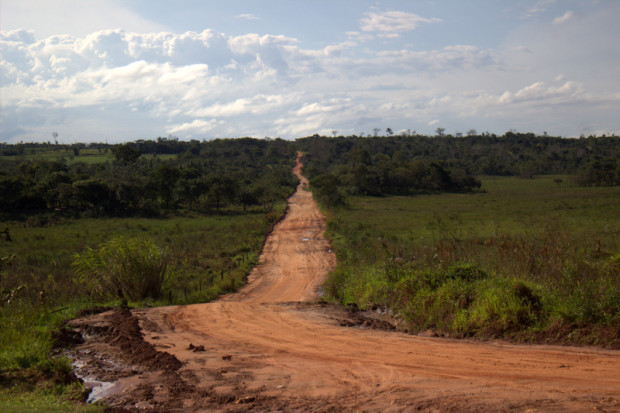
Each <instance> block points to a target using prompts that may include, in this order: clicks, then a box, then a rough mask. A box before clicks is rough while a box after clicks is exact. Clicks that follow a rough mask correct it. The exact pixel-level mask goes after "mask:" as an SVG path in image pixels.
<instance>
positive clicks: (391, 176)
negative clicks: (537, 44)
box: [0, 132, 620, 219]
mask: <svg viewBox="0 0 620 413" xmlns="http://www.w3.org/2000/svg"><path fill="white" fill-rule="evenodd" d="M297 150H301V151H303V152H305V153H306V155H305V157H304V164H305V174H306V175H307V176H308V177H309V178H311V184H312V186H313V189H314V190H315V192H316V194H317V196H318V197H319V198H320V199H321V200H322V201H323V202H325V203H327V204H338V203H342V202H343V201H344V197H346V196H347V195H352V194H358V195H383V194H402V195H407V194H415V193H420V192H445V191H450V192H465V191H471V190H474V189H476V188H478V187H479V186H480V181H479V180H478V179H476V178H475V176H478V175H514V176H521V177H523V178H532V177H534V176H535V175H541V174H568V175H573V176H574V181H575V182H576V183H577V184H579V185H583V186H595V185H596V186H603V185H604V186H610V185H611V186H613V185H620V161H619V159H620V137H617V136H605V137H588V138H585V137H584V138H579V139H566V138H559V137H550V136H536V135H534V134H532V133H514V132H507V133H506V134H505V135H503V136H496V135H493V134H488V133H485V134H482V135H474V134H469V135H468V136H466V137H456V136H451V135H441V136H434V137H430V136H422V135H398V136H377V137H358V136H348V137H344V136H340V137H333V138H332V137H325V136H319V135H313V136H309V137H306V138H301V139H297V140H296V141H286V140H282V139H273V140H272V139H253V138H239V139H216V140H211V141H197V140H191V141H180V140H178V139H174V138H173V139H169V138H157V139H156V140H138V141H135V142H129V143H124V144H113V145H109V144H104V143H93V144H88V145H87V144H83V143H76V144H70V145H67V144H55V143H49V142H48V143H20V144H0V195H1V196H0V214H1V216H0V218H2V219H7V218H10V217H19V216H22V217H23V216H27V215H30V214H36V213H39V212H45V211H55V213H62V214H69V215H71V214H73V215H76V216H84V215H92V216H135V215H143V216H157V215H161V214H162V213H165V212H166V211H174V210H179V209H186V210H187V209H189V210H199V211H203V212H208V211H214V212H220V211H221V210H222V208H225V207H227V206H231V205H232V206H238V207H241V208H243V209H244V210H245V209H246V208H247V207H250V206H253V205H261V206H263V207H264V208H269V207H270V205H272V204H273V202H275V201H277V200H280V199H283V198H284V197H285V196H286V194H288V193H290V192H291V190H292V189H293V187H294V185H295V182H294V179H293V176H292V175H291V174H290V168H291V166H292V163H293V159H294V157H295V151H297ZM97 156H99V159H95V158H96V157H97Z"/></svg>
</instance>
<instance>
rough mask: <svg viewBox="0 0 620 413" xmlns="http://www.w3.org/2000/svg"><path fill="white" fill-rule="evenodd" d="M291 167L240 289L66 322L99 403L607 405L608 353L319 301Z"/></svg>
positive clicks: (298, 407) (341, 407) (226, 407)
mask: <svg viewBox="0 0 620 413" xmlns="http://www.w3.org/2000/svg"><path fill="white" fill-rule="evenodd" d="M301 167H302V165H301V162H300V159H299V158H298V163H297V166H296V167H295V170H294V172H295V173H296V174H297V175H298V176H299V178H300V184H299V187H298V189H297V192H296V193H295V194H294V195H293V196H292V197H291V198H290V199H289V208H288V213H287V215H286V217H285V218H284V219H283V220H282V221H280V222H279V223H278V224H277V225H276V226H275V227H274V230H273V232H272V233H271V235H270V236H269V238H268V239H267V242H266V243H265V247H264V249H263V253H262V255H261V258H260V264H259V265H258V266H257V267H256V268H255V269H254V271H253V273H252V275H251V276H250V277H249V282H248V285H247V286H246V287H245V288H244V289H242V290H241V291H240V292H238V293H237V294H234V295H230V296H226V297H224V298H222V299H220V300H218V301H216V302H213V303H208V304H197V305H190V306H175V307H161V308H152V309H139V310H133V311H131V312H129V311H125V312H118V313H112V312H108V313H102V314H99V315H97V316H92V317H89V318H85V319H80V320H75V321H74V322H73V325H74V326H75V328H77V329H79V330H80V331H81V332H83V333H84V334H85V335H86V337H87V340H86V341H85V342H84V343H83V344H79V345H77V346H76V347H75V350H74V351H75V352H76V354H77V355H78V360H79V363H80V364H81V365H82V368H83V369H84V370H82V372H81V374H82V375H86V376H88V377H91V378H92V379H93V380H100V381H102V382H114V384H113V385H111V387H110V388H108V389H107V390H106V393H105V395H104V396H105V397H104V398H103V402H105V403H107V404H109V405H111V406H115V408H117V409H146V410H152V411H247V410H253V411H286V412H289V411H377V412H379V411H381V412H389V411H394V412H398V411H420V410H421V411H485V412H487V411H562V412H566V411H620V396H619V395H620V374H618V372H620V353H619V352H618V351H613V350H599V349H589V348H573V347H559V346H527V345H512V344H507V343H503V342H488V343H480V342H472V341H467V340H452V339H440V338H433V337H422V336H411V335H406V334H401V333H396V332H390V331H385V330H384V329H383V328H382V327H388V328H389V320H382V318H381V315H380V314H379V315H377V316H376V317H370V318H366V319H364V318H361V319H360V318H359V317H358V316H355V315H351V314H347V312H346V311H343V310H341V309H337V308H334V307H330V306H326V305H324V304H320V303H319V302H318V296H317V293H316V291H317V288H318V287H319V286H320V285H321V283H322V282H323V280H324V277H325V275H326V274H327V273H328V272H329V271H330V270H331V269H333V268H334V266H335V264H336V260H335V257H334V255H333V253H332V252H331V250H330V248H329V244H328V242H327V241H326V240H325V238H324V237H323V232H324V229H325V219H324V217H323V216H322V214H321V213H320V211H319V209H318V208H317V206H316V204H315V202H314V201H313V199H312V195H311V193H310V192H308V191H306V190H305V189H304V188H305V187H306V186H307V180H306V179H305V178H304V177H303V176H302V175H301ZM384 323H385V324H384ZM121 325H123V326H125V327H126V329H121V328H120V327H119V326H121ZM138 326H139V328H138ZM347 326H348V327H347ZM374 327H380V328H374ZM136 349H137V350H136ZM152 351H155V353H153V352H152ZM145 355H146V356H145Z"/></svg>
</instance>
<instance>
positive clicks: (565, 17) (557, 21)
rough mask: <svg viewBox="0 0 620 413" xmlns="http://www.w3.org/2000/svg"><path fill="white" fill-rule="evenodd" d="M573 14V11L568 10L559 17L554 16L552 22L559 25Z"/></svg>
mask: <svg viewBox="0 0 620 413" xmlns="http://www.w3.org/2000/svg"><path fill="white" fill-rule="evenodd" d="M574 16H575V13H573V12H572V11H570V10H569V11H567V12H566V13H564V14H563V15H561V16H560V17H556V18H555V19H553V24H554V25H559V24H563V23H566V22H567V21H569V20H571V19H572V18H573V17H574Z"/></svg>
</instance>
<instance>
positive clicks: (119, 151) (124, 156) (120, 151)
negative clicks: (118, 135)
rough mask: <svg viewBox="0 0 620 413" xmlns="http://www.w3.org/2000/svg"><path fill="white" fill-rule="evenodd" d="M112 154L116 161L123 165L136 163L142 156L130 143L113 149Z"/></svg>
mask: <svg viewBox="0 0 620 413" xmlns="http://www.w3.org/2000/svg"><path fill="white" fill-rule="evenodd" d="M112 153H113V154H114V157H115V158H116V160H117V161H119V162H121V163H123V164H128V163H132V162H135V161H136V160H137V159H138V158H139V157H140V155H141V153H140V151H139V150H138V149H134V148H132V147H131V145H130V144H128V143H125V144H123V145H118V146H115V147H113V148H112Z"/></svg>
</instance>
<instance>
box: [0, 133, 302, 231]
mask: <svg viewBox="0 0 620 413" xmlns="http://www.w3.org/2000/svg"><path fill="white" fill-rule="evenodd" d="M29 146H33V145H32V144H29ZM5 149H8V150H13V151H14V152H20V151H19V150H15V148H10V147H9V148H5ZM34 149H35V150H36V146H35V147H34ZM105 149H109V150H110V151H111V152H112V153H113V155H114V157H113V160H111V161H106V162H100V163H92V164H89V163H85V162H81V161H76V162H71V163H68V162H67V161H66V160H65V159H45V158H41V157H37V156H32V157H31V158H23V159H22V160H20V159H19V158H22V157H21V156H20V155H17V156H15V158H17V159H10V157H9V159H8V160H7V158H6V157H5V158H3V161H2V162H1V163H0V193H2V197H0V210H1V212H0V214H2V215H3V218H5V219H6V218H19V217H23V216H26V215H32V214H36V213H41V212H54V213H55V214H61V215H68V216H76V217H77V216H95V217H103V216H158V215H161V214H164V213H166V212H170V211H178V210H182V209H184V210H198V211H203V212H209V211H212V212H221V211H222V209H223V208H225V207H227V206H236V207H241V208H243V210H245V209H246V208H248V207H251V206H259V207H262V208H265V209H270V208H271V206H272V205H273V203H274V202H277V201H279V200H282V199H284V198H285V197H286V196H287V195H288V194H289V193H290V192H291V191H292V190H293V189H294V187H295V185H296V182H295V179H294V177H293V176H292V175H291V173H290V169H291V167H292V165H293V161H292V160H293V159H294V151H293V152H291V146H290V142H287V141H283V140H274V141H266V140H258V139H249V138H248V139H245V138H244V139H218V140H213V141H208V142H198V141H190V142H181V141H177V140H167V139H163V140H162V139H159V141H152V142H145V141H138V142H131V143H125V144H118V145H109V146H107V147H106V148H105ZM151 151H155V153H153V152H151ZM22 153H23V152H22ZM171 153H174V154H176V156H174V157H172V158H163V157H159V156H157V155H159V154H171ZM35 155H36V153H35ZM144 155H151V156H150V157H145V156H144Z"/></svg>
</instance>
